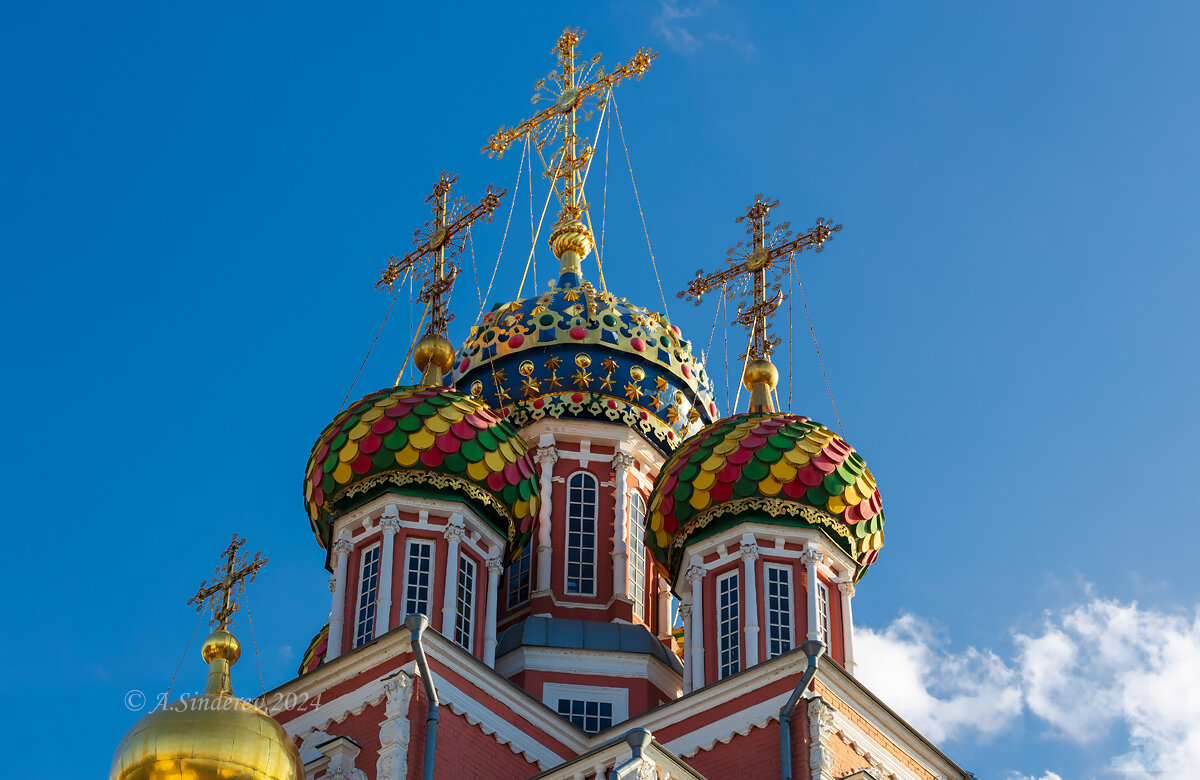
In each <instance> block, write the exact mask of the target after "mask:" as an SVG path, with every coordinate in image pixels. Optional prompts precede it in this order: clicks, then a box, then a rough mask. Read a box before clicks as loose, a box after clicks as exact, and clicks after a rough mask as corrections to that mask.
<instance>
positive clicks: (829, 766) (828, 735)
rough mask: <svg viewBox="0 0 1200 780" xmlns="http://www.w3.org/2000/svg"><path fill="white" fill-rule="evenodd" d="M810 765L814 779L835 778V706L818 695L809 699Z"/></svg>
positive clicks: (829, 779) (826, 779) (827, 779)
mask: <svg viewBox="0 0 1200 780" xmlns="http://www.w3.org/2000/svg"><path fill="white" fill-rule="evenodd" d="M808 728H809V736H810V741H809V749H808V767H809V770H810V771H811V772H812V778H813V780H832V779H833V740H834V739H835V737H836V734H835V733H834V724H833V707H831V706H829V704H828V703H827V702H826V701H825V700H824V699H822V698H821V697H820V696H816V697H814V698H812V699H809V701H808Z"/></svg>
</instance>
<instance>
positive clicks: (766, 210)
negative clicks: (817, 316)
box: [679, 193, 842, 412]
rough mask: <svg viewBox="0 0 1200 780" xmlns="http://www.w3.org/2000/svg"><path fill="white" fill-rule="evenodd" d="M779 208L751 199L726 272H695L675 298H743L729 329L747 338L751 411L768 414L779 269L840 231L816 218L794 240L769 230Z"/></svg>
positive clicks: (784, 228) (784, 229)
mask: <svg viewBox="0 0 1200 780" xmlns="http://www.w3.org/2000/svg"><path fill="white" fill-rule="evenodd" d="M778 205H779V201H778V200H766V199H764V198H763V195H762V193H759V194H758V195H755V196H754V202H753V203H751V204H750V206H749V207H748V208H747V209H746V213H745V214H743V215H742V216H740V217H738V218H737V220H735V221H737V222H749V223H750V224H749V225H747V226H746V235H748V236H750V241H749V242H744V241H739V242H738V243H737V246H734V247H732V248H731V249H730V250H729V251H728V252H726V263H727V264H728V266H727V267H726V268H723V269H721V270H719V271H714V272H713V273H711V274H709V275H707V276H705V275H704V271H702V270H701V271H697V272H696V278H695V279H693V280H692V281H691V282H690V283H688V286H687V289H685V290H684V291H683V292H680V293H679V297H680V298H685V299H687V300H690V301H693V302H695V303H696V304H697V305H699V303H700V300H701V298H702V297H703V296H704V294H705V293H708V292H711V291H713V290H716V289H720V290H721V291H722V292H723V293H724V294H725V296H726V299H727V300H733V299H735V298H738V297H740V298H741V299H742V300H740V301H739V302H738V310H737V316H736V317H734V320H733V322H731V323H730V324H731V325H734V324H737V325H742V326H744V327H745V328H746V330H747V331H748V332H749V335H750V342H749V344H748V346H747V348H746V352H745V354H743V355H741V356H740V357H743V358H745V359H746V368H745V371H744V372H743V374H742V382H743V384H744V385H745V387H746V389H747V390H749V391H750V411H752V412H755V411H768V412H769V411H772V408H771V407H772V403H771V391H773V390H774V389H775V386H776V384H778V382H779V371H778V370H777V369H776V368H775V366H774V365H773V364H772V363H771V353H772V352H773V351H774V350H775V347H776V345H778V344H779V339H778V338H777V337H773V336H772V335H771V317H772V315H774V314H775V311H776V310H777V309H778V308H779V306H780V304H782V303H783V302H784V301H785V300H787V297H788V294H789V291H787V290H784V289H783V288H782V286H781V285H780V283H779V280H780V277H781V276H782V275H783V270H784V268H786V267H788V266H790V265H791V264H792V263H793V262H795V257H796V255H797V254H799V253H800V252H803V251H804V250H805V249H812V250H813V251H814V252H816V253H818V254H819V253H820V252H821V250H823V249H824V247H825V242H826V241H828V240H829V239H830V238H832V237H833V234H834V233H838V232H840V231H841V229H842V226H841V225H840V224H838V225H835V224H833V223H832V222H828V221H826V220H824V219H822V218H820V217H818V218H817V221H816V224H814V225H813V227H812V228H811V229H810V230H809V231H808V232H807V233H805V234H804V235H802V236H797V237H795V238H793V237H792V231H791V225H790V223H788V222H784V223H783V224H782V225H779V226H778V227H776V228H774V229H772V228H771V222H770V220H769V219H768V216H769V214H770V213H771V209H773V208H775V207H776V206H778ZM768 292H769V295H770V297H768Z"/></svg>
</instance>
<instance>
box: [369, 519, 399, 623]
mask: <svg viewBox="0 0 1200 780" xmlns="http://www.w3.org/2000/svg"><path fill="white" fill-rule="evenodd" d="M379 528H380V530H381V531H382V532H383V543H382V544H381V545H380V547H382V548H383V550H382V555H381V556H380V563H379V603H378V605H377V606H376V609H375V638H376V639H378V638H379V637H381V636H383V635H384V634H386V633H387V632H388V631H391V630H392V569H393V566H394V564H393V558H394V557H395V550H394V548H395V546H396V532H397V531H399V530H400V512H399V511H398V510H397V509H396V507H394V506H390V505H389V506H387V507H386V508H384V510H383V518H382V519H380V521H379Z"/></svg>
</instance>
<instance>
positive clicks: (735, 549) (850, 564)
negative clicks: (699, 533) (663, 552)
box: [675, 522, 858, 596]
mask: <svg viewBox="0 0 1200 780" xmlns="http://www.w3.org/2000/svg"><path fill="white" fill-rule="evenodd" d="M746 535H752V536H753V537H754V540H755V542H756V543H757V544H758V546H759V553H760V555H761V556H769V557H772V558H787V559H795V560H797V561H799V560H800V557H801V556H802V555H804V553H805V550H785V549H783V545H782V544H781V543H780V541H781V540H782V541H783V542H784V543H786V542H791V543H793V544H797V543H799V544H803V545H805V548H807V546H808V544H809V543H811V542H816V543H817V544H819V545H820V546H821V550H822V552H824V553H825V563H823V564H821V565H819V566H818V567H817V569H818V571H819V572H820V573H821V574H822V575H824V576H825V577H826V579H830V580H834V581H836V580H837V579H838V578H840V577H844V576H848V577H850V578H853V576H854V574H855V573H856V572H857V571H858V566H857V564H856V563H855V562H854V561H853V560H852V559H851V558H850V557H849V556H847V555H846V554H845V553H844V552H842V550H841V548H839V547H838V546H837V545H835V544H833V543H832V542H830V541H829V538H828V537H827V536H826V535H825V534H824V533H823V532H821V531H818V530H816V529H812V528H790V527H787V526H779V525H767V524H765V523H752V522H744V523H739V524H737V525H736V526H734V527H733V528H729V529H727V530H726V531H725V532H723V533H721V534H718V535H717V536H715V537H713V538H711V539H707V540H705V541H703V542H698V543H696V544H692V545H688V546H687V547H685V548H684V550H683V557H682V559H681V560H680V564H679V570H680V571H687V568H688V566H689V565H691V564H692V563H694V562H700V561H703V560H704V558H705V557H706V556H708V555H711V554H712V553H714V552H720V551H721V550H722V548H724V552H721V554H720V556H719V557H718V558H717V559H716V560H714V561H711V562H709V563H707V564H704V565H705V566H707V567H708V568H716V567H718V566H725V565H727V564H729V563H731V562H733V561H739V560H740V557H739V546H738V545H739V544H740V541H739V542H738V544H735V543H734V542H735V541H737V540H738V539H735V537H736V538H740V537H742V536H746ZM830 560H832V561H833V565H830V563H829V561H830ZM676 588H678V578H677V580H676ZM675 595H676V596H678V595H679V594H678V592H676V594H675Z"/></svg>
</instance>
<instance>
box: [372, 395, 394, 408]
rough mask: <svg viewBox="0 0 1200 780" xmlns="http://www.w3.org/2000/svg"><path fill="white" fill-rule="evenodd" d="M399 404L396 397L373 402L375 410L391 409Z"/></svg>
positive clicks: (390, 396)
mask: <svg viewBox="0 0 1200 780" xmlns="http://www.w3.org/2000/svg"><path fill="white" fill-rule="evenodd" d="M398 403H400V398H399V397H398V396H394V395H389V396H387V397H386V398H381V399H379V400H378V401H376V402H375V408H376V409H391V408H392V407H393V406H395V405H396V404H398Z"/></svg>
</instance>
